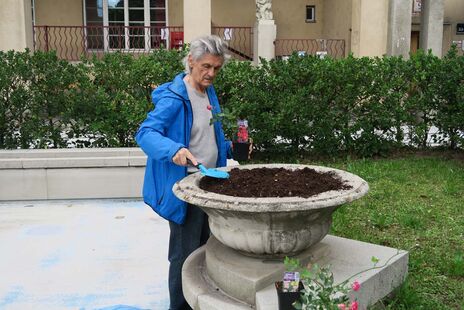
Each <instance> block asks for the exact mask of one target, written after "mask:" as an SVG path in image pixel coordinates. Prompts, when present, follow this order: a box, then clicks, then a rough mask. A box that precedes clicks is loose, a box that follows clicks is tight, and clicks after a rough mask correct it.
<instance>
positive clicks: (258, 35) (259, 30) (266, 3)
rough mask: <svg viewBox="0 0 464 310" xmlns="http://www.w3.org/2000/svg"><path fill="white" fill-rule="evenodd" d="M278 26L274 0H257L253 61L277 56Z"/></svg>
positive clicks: (256, 61) (257, 61)
mask: <svg viewBox="0 0 464 310" xmlns="http://www.w3.org/2000/svg"><path fill="white" fill-rule="evenodd" d="M276 35H277V27H276V25H275V22H274V19H273V16H272V0H256V23H255V27H254V33H253V62H254V63H255V64H258V63H259V58H260V57H262V58H264V59H267V60H271V59H273V58H274V57H275V46H274V41H275V39H276Z"/></svg>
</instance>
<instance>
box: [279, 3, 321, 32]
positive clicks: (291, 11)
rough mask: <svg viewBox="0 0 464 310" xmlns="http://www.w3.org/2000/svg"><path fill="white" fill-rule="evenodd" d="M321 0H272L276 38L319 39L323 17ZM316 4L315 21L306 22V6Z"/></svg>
mask: <svg viewBox="0 0 464 310" xmlns="http://www.w3.org/2000/svg"><path fill="white" fill-rule="evenodd" d="M290 3H291V5H290ZM323 4H324V2H323V1H322V0H292V1H291V2H289V1H288V0H273V1H272V11H273V12H274V20H275V22H276V25H277V39H320V38H322V26H323V19H324V5H323ZM307 5H315V6H316V22H315V23H307V22H306V21H305V19H306V6H307Z"/></svg>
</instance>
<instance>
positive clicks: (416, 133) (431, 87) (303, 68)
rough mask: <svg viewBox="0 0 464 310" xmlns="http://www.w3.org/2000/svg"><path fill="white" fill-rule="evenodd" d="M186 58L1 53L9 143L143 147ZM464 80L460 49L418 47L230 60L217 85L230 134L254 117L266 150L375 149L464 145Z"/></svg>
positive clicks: (4, 139)
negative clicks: (151, 117)
mask: <svg viewBox="0 0 464 310" xmlns="http://www.w3.org/2000/svg"><path fill="white" fill-rule="evenodd" d="M184 55H185V51H168V50H158V51H155V52H154V53H152V54H149V55H145V56H139V57H133V56H130V55H127V54H121V53H111V54H106V55H105V56H104V57H103V58H102V59H97V58H94V59H90V60H84V61H83V62H82V63H79V64H70V63H68V62H66V61H62V60H59V59H58V58H57V57H56V55H55V54H54V53H43V52H36V53H30V52H28V51H26V52H11V51H10V52H0V93H1V98H0V148H2V149H12V148H31V147H33V148H47V147H70V146H74V147H105V146H134V145H135V141H134V133H135V132H136V130H137V128H138V125H139V124H140V122H141V121H142V120H143V119H144V118H145V115H146V113H147V112H148V111H149V110H150V109H152V104H151V100H150V92H151V89H152V87H153V86H154V85H158V84H161V83H163V82H165V81H169V80H171V79H172V78H173V77H174V76H175V74H177V73H178V72H180V71H182V70H183V68H182V65H181V62H180V60H181V59H182V57H184ZM463 82H464V58H463V57H462V56H458V55H457V51H456V49H451V51H450V52H449V53H448V54H447V55H446V56H445V57H444V58H443V59H439V58H437V57H435V56H433V55H431V54H429V53H424V52H421V51H419V52H418V53H417V54H414V55H412V56H411V58H410V59H409V60H404V59H402V58H399V57H383V58H367V57H364V58H354V57H352V56H349V57H347V58H344V59H339V60H336V59H331V58H325V59H319V58H317V57H314V56H304V57H301V56H298V55H296V54H295V55H292V56H291V57H290V58H289V59H287V60H273V61H269V62H265V61H264V62H263V64H262V65H261V66H253V65H252V64H251V63H249V62H238V61H232V62H230V63H229V64H228V65H227V66H225V67H224V69H223V70H222V71H221V73H220V75H219V77H218V79H217V81H216V83H215V86H216V89H217V92H218V95H219V98H220V102H221V104H222V106H223V109H224V111H225V112H226V115H225V117H224V121H226V124H225V125H226V127H227V130H228V133H229V135H232V132H231V130H232V128H233V123H234V119H235V118H236V117H237V116H241V117H245V118H247V119H248V120H249V124H250V128H251V130H252V132H251V136H252V138H253V139H254V143H255V145H256V147H257V148H259V149H260V150H263V151H273V152H276V151H278V152H299V151H302V150H304V151H309V152H313V153H317V154H330V155H334V154H338V153H340V152H342V153H354V154H358V155H361V156H372V155H376V154H384V153H387V152H389V151H391V150H393V149H395V148H398V147H401V146H403V145H404V141H405V139H406V140H407V141H409V144H411V145H413V146H416V147H419V148H424V147H427V146H428V145H429V142H430V139H433V141H434V142H435V143H437V144H438V145H441V146H444V147H449V148H454V149H455V148H463V144H464V143H463V142H464V84H463ZM227 120H229V121H231V122H230V126H228V125H229V123H228V122H227ZM432 126H435V127H437V128H438V129H439V131H438V134H432V135H430V133H429V130H430V128H431V127H432Z"/></svg>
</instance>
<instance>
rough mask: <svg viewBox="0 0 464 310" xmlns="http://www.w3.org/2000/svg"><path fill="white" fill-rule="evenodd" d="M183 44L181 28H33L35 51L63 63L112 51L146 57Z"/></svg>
mask: <svg viewBox="0 0 464 310" xmlns="http://www.w3.org/2000/svg"><path fill="white" fill-rule="evenodd" d="M183 43H184V42H183V27H172V26H169V27H167V26H151V27H145V26H128V27H126V26H34V50H41V51H51V50H55V51H56V53H57V55H58V57H59V58H62V59H66V60H79V59H80V58H81V57H88V56H92V55H97V56H101V55H102V54H104V53H108V52H115V51H120V52H125V53H131V54H146V53H149V52H150V51H151V50H153V49H159V48H161V47H162V46H163V47H165V48H168V49H170V48H179V47H181V46H182V45H183Z"/></svg>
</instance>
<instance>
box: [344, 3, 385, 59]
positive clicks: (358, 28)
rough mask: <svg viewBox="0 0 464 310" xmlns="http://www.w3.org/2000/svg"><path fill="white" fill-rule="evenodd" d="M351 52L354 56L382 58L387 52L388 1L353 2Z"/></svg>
mask: <svg viewBox="0 0 464 310" xmlns="http://www.w3.org/2000/svg"><path fill="white" fill-rule="evenodd" d="M352 4H353V6H352V11H351V13H352V15H351V25H352V26H351V28H352V31H351V51H352V52H353V54H354V56H356V57H362V56H382V55H384V54H386V52H387V46H386V42H387V27H385V25H387V24H388V0H353V2H352Z"/></svg>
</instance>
